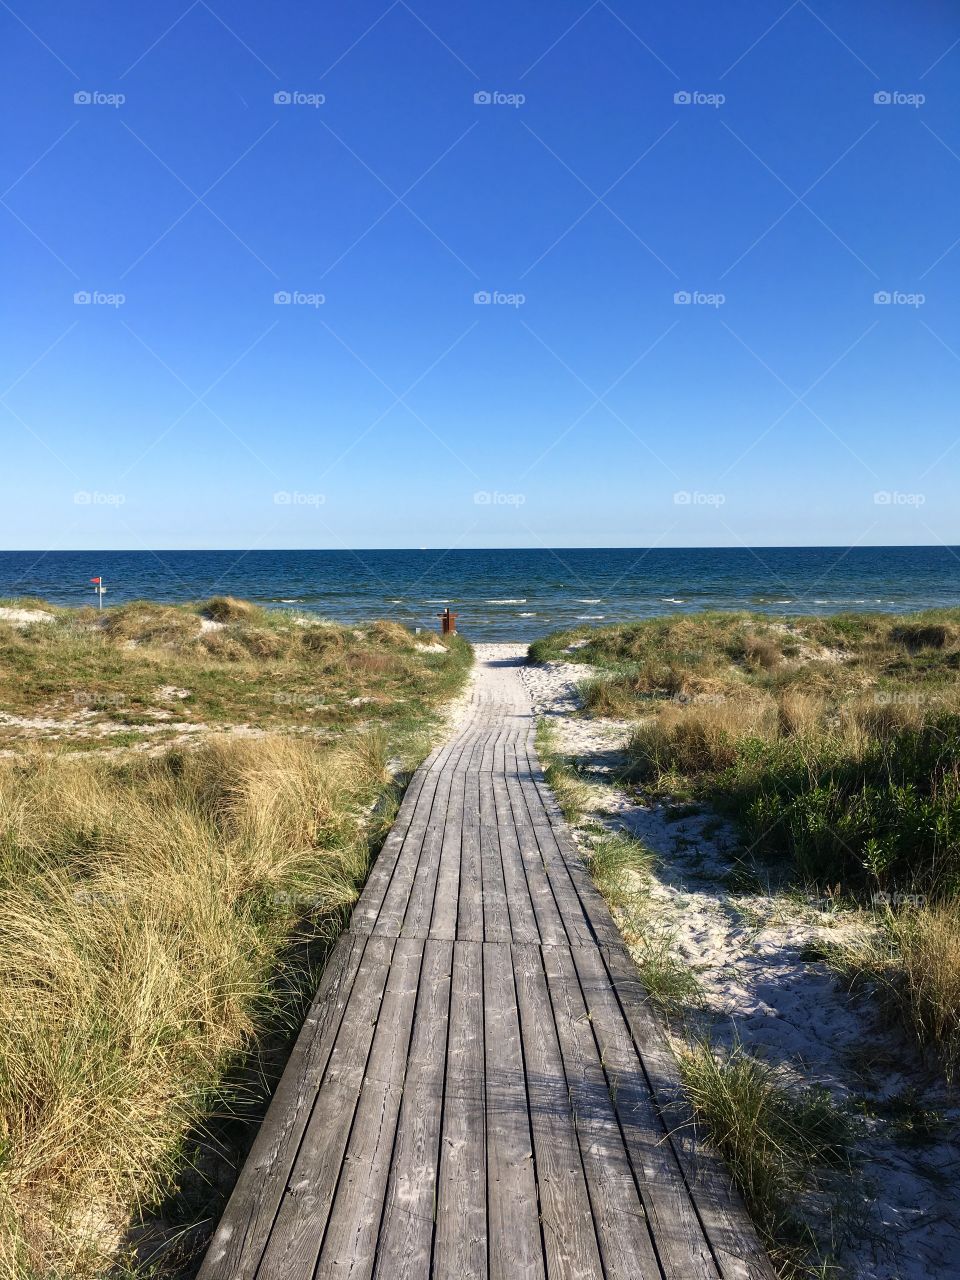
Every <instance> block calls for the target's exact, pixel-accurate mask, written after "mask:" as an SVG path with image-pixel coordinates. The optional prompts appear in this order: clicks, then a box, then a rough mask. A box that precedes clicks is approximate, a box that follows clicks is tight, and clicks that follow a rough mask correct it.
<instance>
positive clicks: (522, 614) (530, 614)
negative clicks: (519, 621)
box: [520, 613, 537, 618]
mask: <svg viewBox="0 0 960 1280" xmlns="http://www.w3.org/2000/svg"><path fill="white" fill-rule="evenodd" d="M536 616H537V615H536V614H535V613H521V615H520V617H521V618H535V617H536Z"/></svg>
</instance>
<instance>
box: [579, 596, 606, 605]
mask: <svg viewBox="0 0 960 1280" xmlns="http://www.w3.org/2000/svg"><path fill="white" fill-rule="evenodd" d="M601 599H602V597H601V596H587V597H585V598H584V599H583V600H578V601H577V604H599V603H600V601H601Z"/></svg>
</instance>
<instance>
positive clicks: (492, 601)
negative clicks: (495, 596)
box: [483, 596, 527, 604]
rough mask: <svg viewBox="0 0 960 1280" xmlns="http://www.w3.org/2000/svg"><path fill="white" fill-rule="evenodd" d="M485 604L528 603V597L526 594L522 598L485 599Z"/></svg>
mask: <svg viewBox="0 0 960 1280" xmlns="http://www.w3.org/2000/svg"><path fill="white" fill-rule="evenodd" d="M483 603H484V604H526V603H527V598H526V596H524V598H523V599H522V600H484V602H483Z"/></svg>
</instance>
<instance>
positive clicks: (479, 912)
mask: <svg viewBox="0 0 960 1280" xmlns="http://www.w3.org/2000/svg"><path fill="white" fill-rule="evenodd" d="M482 751H483V741H482V740H481V742H480V743H479V744H478V748H477V754H476V755H475V757H474V760H473V762H472V763H471V767H470V768H469V769H468V770H467V772H466V775H465V778H464V792H463V823H462V833H461V847H460V885H459V893H458V900H457V937H458V938H460V939H463V940H464V941H468V942H482V941H483V878H482V875H481V870H480V771H479V759H480V755H481V754H482Z"/></svg>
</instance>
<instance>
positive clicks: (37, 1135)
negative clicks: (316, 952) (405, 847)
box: [0, 736, 385, 1280]
mask: <svg viewBox="0 0 960 1280" xmlns="http://www.w3.org/2000/svg"><path fill="white" fill-rule="evenodd" d="M384 751H385V744H384V742H383V740H382V739H380V738H378V737H376V736H374V737H362V736H361V737H358V738H357V739H356V740H355V741H353V742H352V743H351V744H350V745H349V746H343V747H338V748H335V749H331V750H326V751H318V750H317V748H316V747H315V746H314V745H312V744H310V743H306V742H303V741H300V740H295V739H291V738H283V737H266V738H262V739H258V740H255V741H251V740H237V739H223V740H220V741H217V742H215V743H211V744H209V745H207V746H205V747H204V748H202V749H201V750H199V751H196V752H193V753H189V754H184V755H171V756H167V757H164V758H162V759H155V760H153V759H150V760H145V759H141V760H139V761H137V762H135V763H130V764H126V765H118V764H113V763H107V762H104V761H98V760H92V759H90V758H77V757H72V758H69V759H67V758H62V757H50V756H41V755H37V756H35V757H33V758H28V759H25V760H21V761H16V762H14V761H9V760H8V761H3V762H0V829H2V830H3V832H4V836H3V844H2V847H0V884H2V898H0V1058H2V1063H3V1069H2V1071H0V1153H2V1154H0V1276H2V1277H3V1280H23V1277H25V1276H37V1277H39V1276H67V1275H70V1276H87V1275H94V1274H98V1273H99V1271H100V1270H101V1269H102V1268H103V1267H104V1266H105V1264H106V1261H107V1260H108V1259H109V1257H110V1256H111V1254H112V1251H113V1250H114V1249H115V1248H116V1246H117V1244H118V1241H119V1239H120V1237H121V1234H122V1231H123V1229H124V1226H125V1224H126V1223H127V1221H128V1219H129V1217H130V1214H131V1211H135V1210H136V1209H137V1208H139V1207H141V1206H143V1205H144V1204H147V1203H149V1202H150V1200H151V1199H152V1198H154V1197H155V1196H156V1195H158V1194H159V1193H160V1192H161V1191H162V1189H163V1187H164V1184H165V1182H166V1180H167V1178H168V1177H169V1175H170V1174H171V1173H172V1172H173V1166H172V1164H171V1160H172V1157H173V1155H174V1153H175V1152H176V1150H177V1145H178V1143H179V1141H180V1140H181V1139H182V1137H183V1135H184V1134H185V1133H186V1131H187V1130H188V1128H189V1127H190V1126H191V1124H192V1123H194V1122H195V1121H196V1119H197V1118H198V1116H199V1115H200V1114H201V1113H202V1110H203V1106H204V1100H205V1097H206V1096H207V1095H208V1093H209V1091H210V1090H211V1089H213V1088H214V1087H215V1086H216V1085H217V1083H218V1081H219V1080H220V1078H221V1075H222V1073H223V1070H224V1068H225V1066H226V1065H228V1063H229V1062H230V1061H231V1060H232V1059H233V1058H234V1057H235V1055H236V1054H237V1053H238V1052H239V1051H240V1050H241V1049H242V1048H243V1047H244V1045H245V1044H246V1043H247V1041H248V1039H249V1037H250V1036H251V1034H252V1033H253V1031H254V1030H255V1027H256V1023H257V1017H258V1002H259V1001H260V1000H261V999H262V997H263V994H264V992H265V990H266V987H267V983H268V982H269V979H270V975H271V972H272V970H273V967H274V965H275V962H276V959H277V955H278V952H279V950H280V948H281V947H282V945H283V943H284V939H285V938H286V937H287V936H288V934H289V931H290V928H291V926H292V924H293V922H294V920H295V919H297V918H302V917H303V916H304V915H305V914H311V913H312V914H313V915H314V916H315V917H318V918H323V917H327V918H329V917H330V915H331V913H334V914H335V913H337V912H338V911H339V910H341V909H342V908H345V907H347V906H348V905H349V904H350V903H351V902H352V901H353V899H354V897H355V895H356V892H357V887H358V885H359V884H360V883H361V882H362V879H363V876H364V874H365V871H366V864H367V857H368V847H369V846H368V836H367V832H366V831H365V829H364V822H363V817H364V811H365V807H366V806H367V805H368V804H369V802H370V799H371V797H372V796H373V795H375V794H376V792H377V789H378V788H379V787H381V786H382V784H383V782H384Z"/></svg>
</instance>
